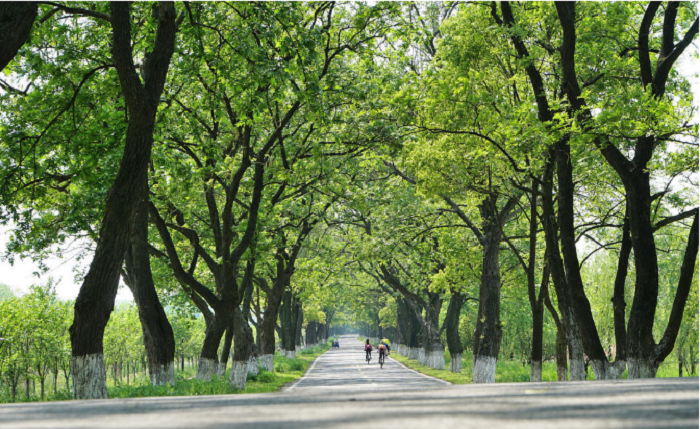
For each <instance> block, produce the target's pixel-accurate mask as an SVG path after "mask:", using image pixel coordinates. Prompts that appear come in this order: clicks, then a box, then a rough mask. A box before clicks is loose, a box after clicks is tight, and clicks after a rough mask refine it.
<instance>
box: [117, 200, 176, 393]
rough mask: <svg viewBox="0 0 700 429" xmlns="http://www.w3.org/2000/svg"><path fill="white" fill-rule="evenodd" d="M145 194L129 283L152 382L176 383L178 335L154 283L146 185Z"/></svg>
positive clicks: (137, 219)
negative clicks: (149, 245) (175, 333)
mask: <svg viewBox="0 0 700 429" xmlns="http://www.w3.org/2000/svg"><path fill="white" fill-rule="evenodd" d="M142 195H143V196H144V198H143V199H142V200H141V204H140V205H139V208H138V210H137V212H136V215H135V216H136V217H135V219H134V226H133V229H132V232H131V243H130V247H129V249H128V250H127V254H126V258H125V265H126V275H125V276H124V277H125V280H126V281H125V283H126V285H127V286H128V287H129V289H131V293H132V294H133V295H134V301H135V302H136V305H137V306H138V309H139V319H140V320H141V330H142V332H143V342H144V345H145V348H146V356H147V358H148V373H149V375H150V379H151V384H152V385H154V386H161V385H164V384H170V385H175V369H174V360H175V337H174V335H173V329H172V326H170V322H169V321H168V317H167V315H166V314H165V310H164V309H163V306H162V305H161V304H160V300H159V299H158V293H157V292H156V288H155V285H154V284H153V275H152V273H151V263H150V258H149V254H148V192H145V188H144V192H143V193H142Z"/></svg>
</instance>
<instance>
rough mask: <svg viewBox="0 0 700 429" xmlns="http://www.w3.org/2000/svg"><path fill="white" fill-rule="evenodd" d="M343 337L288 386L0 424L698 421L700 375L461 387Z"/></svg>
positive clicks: (15, 412)
mask: <svg viewBox="0 0 700 429" xmlns="http://www.w3.org/2000/svg"><path fill="white" fill-rule="evenodd" d="M376 359H377V356H376V353H373V360H372V361H371V362H370V364H369V365H368V364H367V363H366V362H365V360H364V352H363V350H362V343H360V342H358V341H357V339H356V337H354V336H346V337H341V339H340V349H339V350H337V349H334V350H330V351H328V352H327V353H325V354H324V355H322V356H321V357H319V358H318V359H317V360H316V361H315V362H314V363H313V364H312V365H311V366H310V367H309V371H308V372H307V374H306V375H305V376H304V377H303V378H301V379H299V380H297V381H296V382H295V383H293V384H291V385H290V386H288V387H287V388H285V389H284V390H283V391H282V392H280V393H266V394H249V395H216V396H180V397H158V398H131V399H112V400H90V401H66V402H44V403H28V404H8V405H0V428H2V429H10V428H13V429H14V428H22V429H30V428H148V429H161V428H163V429H165V428H202V429H214V428H250V429H253V428H285V429H315V428H327V427H337V428H364V429H367V428H381V429H384V428H401V429H409V428H430V429H438V428H466V429H470V428H484V429H496V428H566V429H569V428H582V429H583V428H585V429H591V428H697V427H698V424H699V421H698V412H699V411H698V379H697V378H683V379H645V380H615V381H586V382H568V383H502V384H490V385H462V386H453V385H449V384H447V383H445V382H443V381H440V380H437V379H434V378H431V377H427V376H425V375H422V374H419V373H417V372H415V371H412V370H409V369H407V368H405V367H403V366H402V365H401V364H399V363H398V362H396V361H394V360H393V359H391V358H389V359H388V360H387V363H386V364H385V365H384V368H380V367H379V365H378V364H377V360H376Z"/></svg>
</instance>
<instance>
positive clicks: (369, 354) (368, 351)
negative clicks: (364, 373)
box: [365, 338, 372, 362]
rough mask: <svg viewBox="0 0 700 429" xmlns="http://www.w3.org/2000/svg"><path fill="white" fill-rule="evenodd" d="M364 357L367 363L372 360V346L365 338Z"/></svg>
mask: <svg viewBox="0 0 700 429" xmlns="http://www.w3.org/2000/svg"><path fill="white" fill-rule="evenodd" d="M365 357H366V359H367V362H369V361H370V360H372V344H370V343H369V338H367V342H365Z"/></svg>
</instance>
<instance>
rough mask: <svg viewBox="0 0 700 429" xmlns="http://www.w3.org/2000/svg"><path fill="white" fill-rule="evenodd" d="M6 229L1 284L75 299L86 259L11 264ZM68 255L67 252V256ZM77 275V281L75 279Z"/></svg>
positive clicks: (696, 89)
mask: <svg viewBox="0 0 700 429" xmlns="http://www.w3.org/2000/svg"><path fill="white" fill-rule="evenodd" d="M697 53H698V40H697V38H696V40H695V42H694V43H693V45H692V46H691V48H690V49H689V50H688V51H687V52H685V53H684V54H683V56H682V57H681V59H680V60H679V64H678V67H679V70H680V72H681V73H683V74H684V75H685V76H686V77H687V78H688V79H689V81H690V83H691V87H692V90H693V95H694V97H693V98H694V102H693V104H694V105H695V108H696V122H700V120H699V119H700V114H699V113H698V112H700V76H698V71H700V67H699V66H700V64H698V63H699V62H700V61H699V60H698V58H697ZM8 231H9V228H8V227H6V226H2V225H0V284H6V285H8V286H10V288H11V289H12V290H13V291H14V292H15V293H16V294H19V295H22V294H25V293H27V292H28V291H29V288H30V286H32V285H35V284H46V283H47V282H48V281H49V279H52V281H54V283H55V285H56V292H57V294H58V296H59V298H61V299H69V300H72V299H75V298H76V297H77V296H78V292H79V291H80V285H81V283H82V275H81V274H79V273H86V272H87V268H88V266H89V262H90V258H85V259H83V260H81V261H77V260H76V258H75V256H76V255H75V254H72V255H69V256H64V257H63V258H59V257H50V258H48V259H45V260H44V261H42V262H43V265H45V266H46V267H48V270H47V271H46V272H42V270H41V268H40V263H39V262H35V261H32V260H31V259H19V258H17V259H15V262H14V264H10V263H9V261H7V260H5V259H4V258H3V257H2V256H3V255H4V254H5V251H6V245H7V241H8ZM69 253H70V252H69ZM76 273H78V274H77V277H78V278H76ZM117 300H118V301H133V295H132V294H131V291H130V290H129V288H127V287H126V286H125V285H124V283H123V282H121V281H120V285H119V291H118V293H117Z"/></svg>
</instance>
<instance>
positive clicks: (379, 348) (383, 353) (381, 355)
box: [377, 340, 387, 364]
mask: <svg viewBox="0 0 700 429" xmlns="http://www.w3.org/2000/svg"><path fill="white" fill-rule="evenodd" d="M386 351H387V349H386V344H384V340H382V341H380V342H379V345H378V346H377V353H378V354H379V363H380V364H381V363H384V356H386Z"/></svg>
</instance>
